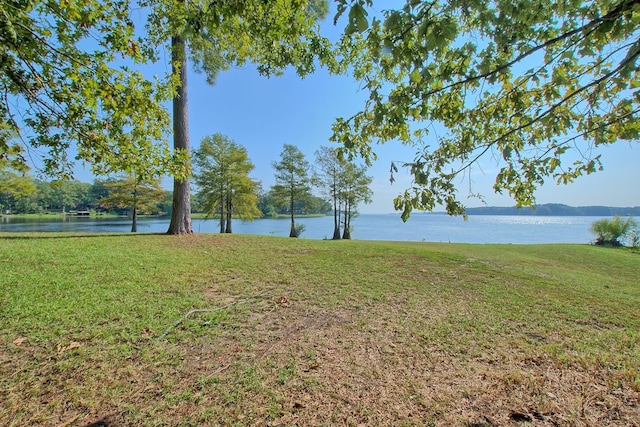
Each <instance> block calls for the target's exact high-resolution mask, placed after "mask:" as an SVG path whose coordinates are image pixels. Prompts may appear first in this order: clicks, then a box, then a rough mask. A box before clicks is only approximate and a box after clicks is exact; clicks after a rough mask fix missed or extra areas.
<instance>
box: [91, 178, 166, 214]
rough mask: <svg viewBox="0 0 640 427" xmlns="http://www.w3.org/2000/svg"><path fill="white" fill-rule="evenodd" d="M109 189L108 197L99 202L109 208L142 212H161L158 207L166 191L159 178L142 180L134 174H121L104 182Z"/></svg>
mask: <svg viewBox="0 0 640 427" xmlns="http://www.w3.org/2000/svg"><path fill="white" fill-rule="evenodd" d="M103 185H104V186H105V187H106V188H107V189H108V191H109V193H108V195H107V196H106V197H103V198H101V199H98V200H97V202H98V203H99V204H101V205H102V206H104V207H105V208H107V209H111V208H120V209H125V208H130V209H134V208H135V209H136V210H137V211H138V212H139V213H141V214H154V213H156V214H161V213H163V212H161V211H160V210H159V208H158V204H160V203H161V202H162V201H163V200H164V197H165V194H166V192H165V191H164V190H163V189H162V187H161V186H160V180H159V179H153V180H149V181H142V180H140V179H138V178H136V177H135V176H133V175H125V176H120V177H118V178H117V179H114V180H109V181H106V182H105V183H104V184H103Z"/></svg>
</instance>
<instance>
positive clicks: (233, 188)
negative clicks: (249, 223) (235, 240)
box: [193, 133, 261, 233]
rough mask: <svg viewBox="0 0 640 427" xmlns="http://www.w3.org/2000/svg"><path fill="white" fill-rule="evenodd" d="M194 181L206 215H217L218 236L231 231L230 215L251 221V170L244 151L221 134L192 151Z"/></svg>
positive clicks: (254, 207)
mask: <svg viewBox="0 0 640 427" xmlns="http://www.w3.org/2000/svg"><path fill="white" fill-rule="evenodd" d="M193 161H194V166H195V171H194V181H195V184H196V186H197V187H198V189H199V190H198V197H199V198H200V200H202V203H203V207H204V211H205V212H206V213H207V215H213V214H218V215H220V233H231V232H232V226H231V221H232V216H233V215H234V214H237V215H239V216H240V218H241V219H243V220H253V218H255V217H256V216H259V215H261V212H260V210H259V209H258V195H257V192H258V187H259V185H258V183H257V182H256V181H254V180H253V179H251V178H250V177H249V173H250V172H251V171H252V170H253V169H254V165H253V163H251V161H250V160H249V156H248V154H247V150H246V149H245V148H244V147H242V146H240V145H238V144H237V143H236V142H235V141H233V140H232V139H230V138H228V137H227V136H225V135H222V134H219V133H216V134H214V135H212V136H206V137H204V138H203V139H202V142H201V143H200V147H199V148H198V149H197V150H196V151H195V152H194V155H193Z"/></svg>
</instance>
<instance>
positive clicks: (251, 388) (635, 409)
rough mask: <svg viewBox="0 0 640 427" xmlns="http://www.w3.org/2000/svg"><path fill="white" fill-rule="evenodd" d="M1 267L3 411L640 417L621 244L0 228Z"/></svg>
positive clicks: (83, 420) (584, 421)
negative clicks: (469, 242)
mask: <svg viewBox="0 0 640 427" xmlns="http://www.w3.org/2000/svg"><path fill="white" fill-rule="evenodd" d="M0 266H1V267H0V270H1V272H2V274H0V319H1V323H0V425H8V426H18V425H51V426H60V425H64V426H87V425H89V424H90V423H98V422H100V423H102V424H101V425H108V426H120V425H145V426H147V425H148V426H152V425H185V426H186V425H294V424H297V425H359V424H361V425H394V426H395V425H462V426H465V425H466V426H471V425H473V426H490V425H520V424H522V423H523V422H530V425H576V426H580V425H605V424H607V425H620V426H628V425H637V423H638V420H639V419H640V401H639V396H640V374H639V369H640V310H639V307H640V284H639V283H638V278H639V277H640V255H639V254H638V253H633V252H630V251H627V250H623V249H607V248H598V247H592V246H581V245H540V246H535V245H534V246H525V245H452V244H424V243H391V242H370V241H338V242H334V241H312V240H306V239H302V240H296V239H286V238H278V237H271V236H246V235H244V236H243V235H217V234H215V235H195V236H190V237H173V236H164V235H149V234H146V235H144V234H138V235H136V234H122V235H94V234H88V235H78V234H33V235H31V234H2V235H1V236H0ZM193 310H200V311H193ZM634 423H635V424H634ZM96 425H98V424H96Z"/></svg>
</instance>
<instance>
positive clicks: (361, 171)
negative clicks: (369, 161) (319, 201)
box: [338, 162, 373, 239]
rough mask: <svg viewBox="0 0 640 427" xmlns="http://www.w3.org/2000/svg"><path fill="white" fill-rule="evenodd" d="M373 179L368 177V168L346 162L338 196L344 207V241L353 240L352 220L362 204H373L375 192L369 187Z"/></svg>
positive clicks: (341, 175) (341, 172) (340, 179)
mask: <svg viewBox="0 0 640 427" xmlns="http://www.w3.org/2000/svg"><path fill="white" fill-rule="evenodd" d="M372 181H373V178H371V177H370V176H367V168H366V166H358V165H355V164H353V163H351V162H344V163H343V167H342V169H341V171H340V174H339V191H338V196H339V200H340V203H339V204H340V205H341V206H342V210H343V213H342V218H343V221H344V222H343V231H342V238H343V239H351V220H352V219H353V218H355V217H356V215H357V214H358V211H357V208H358V204H359V203H360V202H364V203H371V196H372V195H373V192H372V191H371V188H370V187H369V186H370V185H371V182H372Z"/></svg>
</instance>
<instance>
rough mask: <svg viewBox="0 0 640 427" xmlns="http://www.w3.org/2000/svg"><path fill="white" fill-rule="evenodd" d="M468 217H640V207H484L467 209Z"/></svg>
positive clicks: (559, 205) (556, 204)
mask: <svg viewBox="0 0 640 427" xmlns="http://www.w3.org/2000/svg"><path fill="white" fill-rule="evenodd" d="M466 213H467V214H468V215H528V216H614V215H622V216H626V215H632V216H640V206H636V207H610V206H579V207H574V206H567V205H564V204H560V203H548V204H541V205H535V207H534V208H533V209H532V208H529V207H523V208H517V207H515V206H513V207H498V206H483V207H478V208H467V209H466Z"/></svg>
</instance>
